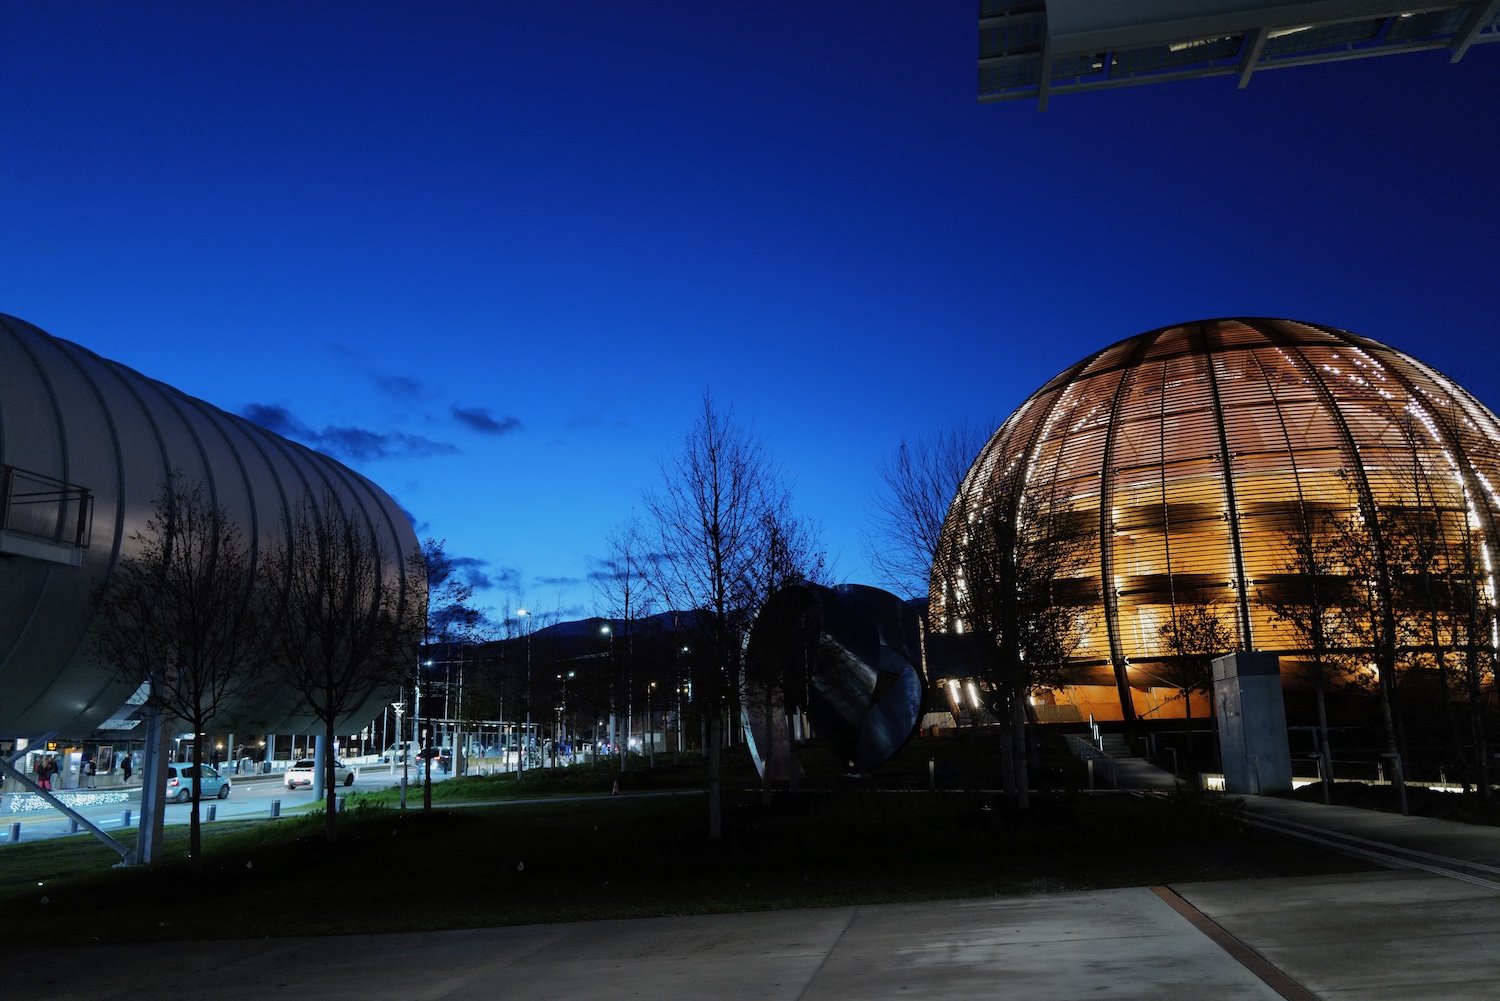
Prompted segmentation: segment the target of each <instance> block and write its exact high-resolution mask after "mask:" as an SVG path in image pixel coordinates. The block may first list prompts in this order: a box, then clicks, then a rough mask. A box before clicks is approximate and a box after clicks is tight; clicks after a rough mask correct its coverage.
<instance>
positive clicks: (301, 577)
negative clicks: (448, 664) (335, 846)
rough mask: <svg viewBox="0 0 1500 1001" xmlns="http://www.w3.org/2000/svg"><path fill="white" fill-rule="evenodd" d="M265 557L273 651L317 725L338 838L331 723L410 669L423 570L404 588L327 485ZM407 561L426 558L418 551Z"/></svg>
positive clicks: (330, 827) (422, 603)
mask: <svg viewBox="0 0 1500 1001" xmlns="http://www.w3.org/2000/svg"><path fill="white" fill-rule="evenodd" d="M284 532H285V537H284V539H283V540H282V541H281V543H280V544H279V545H278V546H276V548H274V549H273V550H272V552H271V554H270V556H269V558H268V561H267V562H268V569H269V571H270V575H269V581H270V585H269V586H270V591H271V596H272V603H273V608H274V611H275V614H276V616H277V620H278V621H279V622H280V623H281V628H280V629H279V630H278V632H277V637H278V640H279V644H278V647H279V648H278V651H277V652H278V654H279V656H280V661H281V664H282V669H283V671H284V675H285V681H286V683H287V685H288V686H289V687H291V688H292V689H293V690H295V691H296V692H298V693H299V694H300V695H301V696H302V698H303V700H304V702H305V703H306V706H307V708H308V710H309V711H310V712H311V713H312V714H313V716H315V717H316V718H317V719H318V720H319V722H321V723H322V724H323V734H324V738H325V747H326V749H327V752H326V753H325V755H324V761H323V767H324V790H325V793H326V795H327V803H326V808H327V816H326V820H325V832H326V836H327V839H328V840H329V841H335V840H336V839H337V837H338V828H337V816H338V814H337V795H336V789H337V785H336V783H335V782H334V777H333V760H334V758H333V747H334V740H335V736H336V734H337V727H338V724H339V723H341V722H343V721H345V719H346V718H347V717H348V715H349V714H350V713H351V712H353V711H354V710H356V709H358V708H359V707H360V706H362V705H364V704H365V702H366V701H367V700H368V699H369V698H370V697H371V695H372V694H374V693H375V692H377V691H380V690H381V689H385V688H394V687H396V686H398V685H400V684H401V683H402V682H403V681H404V680H405V679H406V678H408V677H410V672H411V665H412V662H413V660H414V658H415V656H416V653H417V648H418V644H419V643H420V642H421V639H422V635H423V631H424V624H425V620H426V617H427V607H426V606H427V589H426V586H425V577H424V576H422V575H420V574H417V573H414V574H411V575H410V576H411V579H412V580H413V581H415V582H417V584H416V586H414V587H404V586H403V584H402V581H401V577H400V574H399V573H398V572H397V571H396V569H395V568H394V564H393V561H392V559H391V555H390V554H389V553H388V552H387V550H386V549H385V547H384V546H382V545H381V544H380V542H379V540H378V539H376V538H375V537H374V533H373V532H372V531H371V529H370V528H369V526H368V525H367V524H366V523H365V522H364V521H362V520H361V519H359V518H358V517H357V516H355V515H353V514H351V513H350V512H348V511H347V510H345V508H344V507H343V505H342V503H341V502H340V499H339V498H338V497H337V496H335V495H333V494H331V493H327V494H324V495H323V496H322V498H321V499H320V501H319V502H318V503H316V504H315V503H314V502H313V501H312V500H311V499H310V498H309V499H306V500H304V501H303V502H302V504H301V505H300V506H298V507H297V508H296V510H295V511H294V512H293V513H292V514H291V515H290V516H289V517H288V519H287V524H286V526H285V529H284ZM409 559H410V560H411V561H412V562H413V563H415V564H416V565H417V566H418V567H421V566H425V563H424V562H423V561H422V558H421V554H420V553H414V554H411V556H410V557H409Z"/></svg>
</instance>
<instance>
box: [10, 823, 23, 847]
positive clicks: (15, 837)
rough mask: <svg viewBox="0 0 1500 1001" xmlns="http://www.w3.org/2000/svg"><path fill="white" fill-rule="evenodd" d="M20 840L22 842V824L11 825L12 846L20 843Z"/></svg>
mask: <svg viewBox="0 0 1500 1001" xmlns="http://www.w3.org/2000/svg"><path fill="white" fill-rule="evenodd" d="M20 840H21V825H20V824H11V825H10V843H11V844H15V843H16V842H17V841H20Z"/></svg>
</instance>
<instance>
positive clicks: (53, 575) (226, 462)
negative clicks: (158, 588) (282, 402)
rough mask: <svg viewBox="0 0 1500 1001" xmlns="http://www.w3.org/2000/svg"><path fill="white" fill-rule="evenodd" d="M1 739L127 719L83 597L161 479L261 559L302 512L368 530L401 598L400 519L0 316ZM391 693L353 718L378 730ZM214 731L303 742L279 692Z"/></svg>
mask: <svg viewBox="0 0 1500 1001" xmlns="http://www.w3.org/2000/svg"><path fill="white" fill-rule="evenodd" d="M0 469H3V477H4V479H3V491H0V734H17V735H25V734H37V733H42V732H46V731H50V730H58V731H62V732H64V733H69V734H75V735H80V736H81V735H86V734H88V733H89V732H91V731H93V730H95V729H97V728H100V727H101V725H103V726H104V727H106V728H109V727H110V721H111V720H119V719H121V718H122V717H123V716H124V715H125V714H128V712H129V708H130V707H129V706H127V701H128V700H130V698H131V696H132V695H133V694H134V691H133V686H132V685H130V684H128V683H126V682H125V681H123V680H122V679H120V678H118V677H116V676H115V673H114V671H113V670H112V669H111V668H109V667H108V666H106V665H103V664H100V663H98V662H97V660H96V657H95V653H94V650H93V649H92V647H93V644H92V643H91V641H90V638H89V630H90V623H91V618H92V615H93V611H92V603H91V595H92V593H93V592H94V590H95V589H96V588H97V587H99V585H100V584H101V583H103V582H104V581H105V580H106V579H107V578H108V575H109V574H110V572H111V569H112V568H113V567H114V566H115V564H116V562H117V561H118V560H119V559H120V558H121V556H122V555H126V554H127V553H128V547H129V546H130V541H129V539H130V536H131V535H132V534H133V533H135V532H137V531H140V530H142V529H144V527H145V522H146V519H147V518H148V517H149V516H150V515H151V513H152V509H153V505H154V503H155V501H156V499H157V498H158V497H159V496H160V495H161V493H162V489H163V484H164V483H165V481H166V478H167V475H168V473H169V472H172V471H179V472H181V473H182V474H183V476H184V478H185V481H186V482H189V483H191V482H194V481H198V482H201V483H202V484H203V485H204V488H205V490H206V492H207V494H208V495H209V497H210V499H211V500H212V502H213V503H215V504H217V505H221V506H223V507H224V508H225V509H227V510H228V511H229V512H230V514H231V515H232V516H233V517H235V518H236V519H238V521H239V523H240V527H241V528H242V530H243V532H244V536H245V539H246V540H247V541H248V542H249V543H250V544H251V545H252V546H255V547H256V548H257V549H258V550H259V551H261V552H264V551H265V548H266V547H267V546H268V545H269V544H271V543H272V542H274V541H275V539H276V538H277V537H278V535H279V533H280V531H281V529H282V525H283V523H284V520H285V516H286V513H287V512H288V511H289V510H291V509H293V508H294V507H295V506H297V505H300V504H301V503H302V502H303V501H304V499H311V500H312V501H313V502H314V503H317V502H318V501H319V500H320V499H321V498H323V497H325V496H332V497H337V498H338V499H339V500H340V502H341V503H342V504H343V505H344V506H345V508H346V509H347V510H349V511H350V512H352V513H355V514H356V515H357V516H358V517H360V518H363V519H364V520H365V522H366V524H367V525H368V527H369V529H370V532H371V534H372V536H373V537H374V538H375V539H377V540H379V542H380V544H381V545H382V546H383V547H384V549H385V551H386V553H387V554H388V556H389V558H390V561H391V564H390V573H391V574H393V575H395V577H396V579H399V580H400V581H401V586H402V588H403V589H411V592H412V594H413V597H417V598H419V597H420V592H419V590H418V589H422V588H425V587H426V581H425V580H423V579H421V575H420V574H417V575H413V574H412V572H411V569H410V567H409V566H408V564H407V560H406V557H407V556H408V555H409V554H411V553H412V552H413V551H414V550H415V549H416V547H417V539H416V536H415V534H414V533H413V531H412V528H411V525H410V524H409V522H408V520H407V518H406V516H405V514H404V513H403V512H402V510H401V508H400V507H399V506H398V505H397V504H396V502H395V501H394V500H392V499H391V498H390V497H389V496H388V495H387V494H386V493H385V492H384V491H382V490H381V489H380V488H379V487H377V486H375V484H373V483H371V482H370V481H369V480H367V479H365V478H364V477H363V476H361V475H360V474H358V473H356V472H354V471H353V470H351V469H349V468H347V467H346V466H344V465H342V464H340V463H338V462H336V461H334V460H333V459H331V458H329V457H328V456H326V455H323V454H321V453H319V452H315V451H313V450H312V449H309V448H306V447H304V446H302V445H299V444H297V443H295V442H292V441H288V440H287V439H285V438H282V437H281V436H279V435H276V434H273V433H271V432H270V431H267V430H265V429H264V428H261V427H258V426H257V425H255V424H252V423H250V422H249V421H247V420H244V419H243V418H240V417H236V416H235V415H233V414H230V413H226V412H224V411H223V410H219V409H218V408H216V407H214V406H211V405H210V404H208V403H205V402H203V401H202V400H198V399H194V398H193V397H191V396H188V395H187V394H185V393H182V392H180V391H178V390H176V389H173V388H172V387H171V386H168V385H165V384H163V383H160V382H157V381H155V380H153V379H149V378H147V377H145V376H143V375H141V374H140V373H138V372H135V371H133V370H131V369H129V368H126V367H125V366H124V365H120V364H118V363H116V362H112V361H109V360H108V359H105V358H101V357H99V356H98V355H96V354H94V353H93V352H91V351H89V350H87V349H86V348H83V347H80V346H79V345H77V344H73V343H70V342H68V341H64V340H61V339H59V338H56V337H53V336H51V335H49V334H47V333H46V332H44V331H42V330H39V329H38V328H36V327H34V326H32V325H31V324H29V323H26V322H25V321H23V320H19V319H16V318H14V317H10V316H5V315H3V314H0ZM394 695H395V693H394V691H389V692H388V691H379V692H371V693H370V697H369V699H368V700H367V702H366V705H365V706H363V707H361V708H360V709H358V710H356V711H355V712H354V713H352V714H351V715H350V719H352V720H364V719H369V718H372V717H373V716H375V715H377V714H378V713H379V712H380V711H381V709H382V707H383V706H384V704H385V703H386V702H387V701H388V700H389V699H390V698H392V697H393V696H394ZM215 726H216V727H218V726H223V727H224V728H226V729H229V728H233V729H236V730H240V731H242V732H252V733H253V732H274V731H278V730H280V731H282V732H286V731H289V730H304V731H305V730H310V729H312V728H314V726H315V723H314V721H313V719H312V718H311V717H310V716H309V715H308V714H307V713H306V712H305V710H303V709H302V708H301V707H299V705H298V698H297V696H296V695H295V694H294V693H289V692H288V691H286V690H285V689H284V688H279V687H276V686H268V687H267V689H266V690H265V691H263V692H262V693H261V694H259V695H258V696H256V697H255V698H254V699H252V700H249V701H246V702H242V703H240V704H237V705H234V706H231V707H228V709H227V710H226V712H224V713H223V714H222V715H221V716H220V717H219V718H218V719H216V720H215Z"/></svg>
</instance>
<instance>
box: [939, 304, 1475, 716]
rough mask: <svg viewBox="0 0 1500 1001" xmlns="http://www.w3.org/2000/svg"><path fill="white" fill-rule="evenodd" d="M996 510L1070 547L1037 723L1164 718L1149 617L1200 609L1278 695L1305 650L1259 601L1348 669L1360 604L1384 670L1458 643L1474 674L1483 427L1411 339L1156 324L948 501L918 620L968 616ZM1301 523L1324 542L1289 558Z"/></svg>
mask: <svg viewBox="0 0 1500 1001" xmlns="http://www.w3.org/2000/svg"><path fill="white" fill-rule="evenodd" d="M1017 484H1020V485H1021V486H1019V487H1018V486H1017ZM993 519H1005V521H1004V522H1001V523H999V524H1002V525H1006V526H1008V527H1009V528H1010V529H1013V532H1014V536H1015V537H1019V538H1022V539H1037V538H1042V540H1043V542H1046V541H1048V540H1049V539H1056V540H1058V541H1060V542H1065V541H1068V540H1080V541H1081V545H1079V547H1078V549H1079V551H1082V552H1084V553H1085V554H1086V555H1085V556H1084V557H1083V558H1082V560H1081V563H1079V565H1077V566H1074V567H1071V568H1070V569H1069V570H1068V572H1067V577H1066V579H1063V580H1056V581H1053V582H1052V583H1051V593H1052V594H1053V595H1054V596H1055V598H1054V600H1055V601H1056V602H1058V603H1059V604H1062V605H1065V606H1066V607H1070V608H1072V609H1074V610H1075V611H1076V617H1075V619H1074V620H1073V621H1074V623H1075V625H1076V627H1077V633H1076V635H1075V637H1074V638H1075V639H1076V640H1077V644H1076V647H1075V648H1074V649H1072V651H1071V656H1070V657H1069V659H1068V660H1067V662H1066V665H1065V669H1064V684H1063V687H1062V688H1061V689H1059V690H1058V691H1057V692H1055V693H1050V694H1047V695H1045V696H1043V697H1042V698H1040V699H1039V700H1038V701H1041V702H1045V703H1046V705H1044V706H1038V707H1037V710H1038V713H1037V715H1038V717H1039V718H1041V719H1043V720H1046V719H1054V720H1067V719H1083V718H1087V716H1088V715H1089V714H1090V713H1092V714H1093V715H1094V716H1095V717H1096V718H1101V719H1120V718H1127V719H1128V718H1132V717H1137V716H1147V715H1149V716H1153V717H1154V718H1160V717H1162V716H1180V715H1181V714H1182V707H1181V702H1180V699H1179V698H1178V696H1179V693H1178V692H1177V691H1176V690H1174V689H1173V687H1172V686H1171V683H1169V682H1163V681H1162V680H1161V676H1162V675H1163V674H1164V673H1167V672H1166V671H1164V670H1163V668H1164V667H1167V666H1170V665H1172V663H1173V661H1174V656H1175V655H1174V652H1173V650H1172V649H1171V646H1170V644H1169V643H1168V641H1167V638H1166V635H1165V634H1164V627H1172V628H1175V627H1174V623H1177V622H1178V621H1179V620H1180V618H1181V617H1182V616H1183V615H1184V614H1191V613H1193V612H1194V611H1197V610H1202V609H1207V610H1208V612H1209V613H1210V614H1212V615H1214V616H1216V617H1217V619H1218V621H1220V622H1221V623H1222V626H1223V628H1224V630H1225V631H1226V632H1227V634H1228V641H1229V642H1230V643H1231V644H1232V648H1238V649H1243V650H1247V651H1260V652H1267V653H1275V654H1278V655H1280V657H1281V660H1282V665H1281V666H1282V674H1283V678H1284V679H1285V680H1286V682H1287V684H1288V685H1289V686H1292V687H1293V688H1296V687H1298V686H1302V687H1303V688H1304V690H1305V686H1306V680H1307V672H1308V661H1309V652H1310V651H1309V643H1308V641H1307V640H1306V637H1305V636H1301V635H1299V633H1298V631H1297V630H1296V629H1295V628H1294V627H1293V626H1291V625H1289V624H1288V622H1287V621H1286V619H1285V618H1284V617H1283V616H1280V615H1278V614H1277V611H1276V609H1277V607H1278V605H1279V606H1281V607H1282V608H1285V607H1286V606H1287V605H1288V604H1293V605H1298V604H1300V605H1310V604H1318V605H1320V606H1321V607H1322V608H1323V609H1324V610H1325V611H1327V612H1328V613H1329V620H1328V621H1329V623H1330V625H1329V628H1328V636H1329V640H1330V643H1331V644H1332V646H1333V647H1334V649H1333V650H1332V651H1331V652H1332V653H1333V654H1335V655H1336V656H1337V657H1338V658H1339V659H1340V661H1341V662H1342V664H1343V665H1344V666H1345V667H1348V668H1352V669H1353V671H1354V674H1355V675H1356V677H1357V676H1358V674H1359V672H1361V671H1368V672H1370V674H1371V675H1373V673H1374V669H1375V661H1376V659H1377V658H1378V656H1379V654H1378V653H1377V652H1376V651H1375V649H1373V647H1374V646H1375V645H1376V644H1377V643H1378V642H1380V641H1379V639H1378V637H1379V636H1380V635H1382V633H1381V629H1382V626H1383V624H1384V623H1383V622H1379V621H1374V619H1372V616H1375V617H1379V616H1381V615H1383V613H1384V612H1385V611H1386V610H1388V611H1389V613H1390V631H1389V632H1388V633H1385V634H1383V635H1385V636H1387V637H1388V638H1389V640H1390V641H1391V642H1392V643H1393V644H1394V645H1395V649H1394V652H1393V656H1394V658H1395V660H1396V662H1397V663H1398V665H1399V666H1401V667H1402V668H1403V670H1405V669H1408V668H1411V667H1416V668H1419V669H1421V670H1423V671H1425V672H1426V673H1427V674H1428V675H1429V676H1431V677H1434V678H1437V679H1438V680H1439V681H1441V677H1439V669H1447V670H1451V671H1454V672H1455V674H1457V673H1460V672H1461V671H1462V669H1463V667H1464V665H1465V664H1466V663H1468V657H1469V655H1470V653H1472V654H1473V656H1474V657H1475V658H1476V660H1475V661H1474V663H1477V664H1478V666H1479V668H1480V670H1481V671H1483V672H1484V673H1485V677H1488V672H1489V670H1491V668H1492V665H1493V661H1494V653H1495V643H1496V595H1497V591H1500V588H1497V573H1500V567H1497V566H1496V556H1497V554H1500V419H1497V418H1496V416H1495V414H1493V413H1492V412H1491V411H1490V410H1488V409H1487V408H1486V407H1485V406H1484V405H1482V404H1481V403H1479V401H1477V400H1476V399H1475V398H1474V397H1473V396H1471V395H1470V394H1469V393H1467V392H1466V391H1464V390H1463V389H1462V388H1461V387H1460V386H1458V385H1457V384H1456V383H1455V382H1454V381H1453V380H1451V379H1449V378H1448V377H1446V376H1444V375H1442V374H1441V373H1439V372H1437V371H1435V370H1434V369H1432V368H1431V367H1429V366H1428V365H1425V364H1423V363H1422V362H1420V361H1418V360H1417V359H1415V358H1413V357H1411V356H1410V355H1407V354H1404V353H1402V352H1401V351H1398V350H1396V349H1395V348H1392V347H1388V346H1387V345H1384V344H1381V343H1378V342H1376V341H1373V340H1370V339H1369V338H1366V337H1361V336H1359V335H1357V334H1352V333H1349V332H1347V331H1344V330H1339V329H1337V328H1334V327H1327V326H1321V325H1318V324H1312V323H1299V322H1296V321H1292V320H1271V319H1221V320H1206V321H1202V322H1197V323H1185V324H1181V325H1177V326H1171V327H1164V328H1162V329H1160V330H1153V331H1151V332H1149V333H1145V334H1140V335H1138V336H1136V337H1131V338H1129V339H1127V340H1123V341H1120V342H1118V343H1116V344H1113V345H1110V346H1109V347H1106V348H1103V349H1102V350H1100V351H1097V352H1095V353H1094V354H1092V355H1090V356H1089V357H1087V358H1085V359H1083V360H1082V361H1080V362H1078V363H1077V364H1075V365H1073V366H1072V367H1070V368H1068V369H1067V370H1066V371H1064V372H1063V373H1061V374H1060V375H1058V376H1056V377H1055V378H1053V379H1052V380H1051V381H1050V382H1048V383H1047V384H1046V385H1045V386H1043V387H1041V388H1040V389H1038V390H1037V391H1036V392H1035V393H1033V394H1032V395H1031V396H1030V397H1029V398H1028V399H1027V400H1026V401H1025V402H1024V403H1022V404H1021V405H1020V406H1019V407H1018V408H1017V409H1016V410H1015V412H1014V413H1012V414H1011V415H1010V417H1008V418H1007V419H1006V421H1005V423H1004V424H1003V425H1001V427H1000V429H999V430H998V431H996V432H995V434H994V436H993V437H991V439H990V440H989V442H988V443H987V444H986V445H985V446H984V448H983V450H982V451H981V452H980V454H979V456H978V457H977V459H976V460H975V462H974V465H973V467H972V468H971V469H970V471H969V473H968V475H967V476H966V478H965V480H964V483H963V486H962V488H961V490H960V492H959V495H958V498H957V499H956V500H955V502H954V505H953V507H952V508H951V510H950V514H949V517H948V521H947V523H946V524H945V526H944V528H943V532H942V537H941V540H940V543H939V547H938V557H937V560H936V562H935V564H934V567H933V577H932V591H931V621H932V628H933V629H934V630H936V631H957V632H963V631H964V627H965V625H966V623H965V622H964V618H965V611H964V609H965V607H966V602H965V596H966V593H967V592H970V591H972V590H973V589H974V588H976V587H980V586H983V581H980V580H978V579H977V574H978V573H979V570H980V568H982V567H984V566H985V565H986V564H985V563H984V562H983V561H982V560H975V559H970V558H969V550H970V549H971V548H972V547H974V546H976V545H979V544H980V543H977V542H976V541H975V540H976V539H982V538H986V537H989V538H994V537H1000V538H1009V537H1010V535H1009V534H1007V533H1001V534H999V535H998V536H996V535H994V534H992V535H990V536H985V535H984V534H983V533H982V532H981V531H980V529H981V528H983V527H984V526H986V525H988V526H990V527H993V526H994V525H995V524H997V523H996V522H994V521H993ZM1341 532H1342V533H1344V535H1343V541H1344V545H1343V549H1342V555H1341V556H1339V555H1338V553H1339V552H1340V550H1339V544H1338V539H1336V538H1335V536H1337V535H1338V533H1341ZM1037 533H1052V534H1051V535H1048V536H1045V537H1042V536H1039V535H1038V534H1037ZM1301 538H1309V539H1310V540H1311V542H1312V543H1313V544H1314V545H1315V546H1317V547H1321V551H1322V552H1324V553H1325V558H1326V559H1327V562H1326V563H1324V564H1320V565H1315V566H1314V570H1315V571H1316V572H1315V573H1312V574H1310V573H1307V572H1304V570H1303V568H1304V567H1305V566H1306V564H1298V562H1297V553H1296V540H1297V539H1301ZM1351 539H1352V540H1353V541H1354V542H1355V543H1358V544H1359V545H1358V546H1357V547H1356V548H1355V549H1354V550H1352V551H1351V550H1350V549H1349V547H1348V543H1349V542H1350V541H1351ZM1330 553H1332V554H1334V555H1332V556H1329V555H1327V554H1330ZM967 607H976V606H974V605H972V604H970V605H969V606H967ZM1335 619H1338V620H1339V621H1338V622H1337V623H1335V621H1334V620H1335ZM1217 652H1221V653H1223V652H1229V651H1228V650H1222V651H1217ZM1364 680H1366V681H1368V680H1370V678H1368V677H1367V678H1365V679H1364ZM1455 684H1457V683H1455ZM1457 690H1458V689H1457V688H1455V691H1457ZM1174 703H1175V705H1174ZM1195 715H1200V714H1199V713H1197V712H1195Z"/></svg>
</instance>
